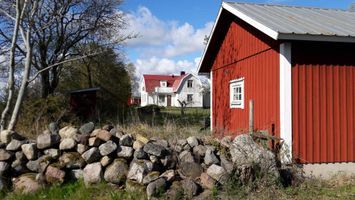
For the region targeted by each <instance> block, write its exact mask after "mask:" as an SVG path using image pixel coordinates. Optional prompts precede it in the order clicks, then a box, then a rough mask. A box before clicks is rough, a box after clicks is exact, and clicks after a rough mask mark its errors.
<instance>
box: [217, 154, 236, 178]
mask: <svg viewBox="0 0 355 200" xmlns="http://www.w3.org/2000/svg"><path fill="white" fill-rule="evenodd" d="M219 157H220V159H221V166H222V167H223V168H224V169H225V170H226V171H227V172H228V173H229V174H231V173H232V172H233V169H234V166H233V163H232V162H231V161H229V160H228V159H227V158H226V157H225V156H224V155H220V156H219Z"/></svg>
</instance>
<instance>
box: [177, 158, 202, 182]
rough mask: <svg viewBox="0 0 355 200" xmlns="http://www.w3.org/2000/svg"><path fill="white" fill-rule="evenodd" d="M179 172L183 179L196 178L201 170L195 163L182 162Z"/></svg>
mask: <svg viewBox="0 0 355 200" xmlns="http://www.w3.org/2000/svg"><path fill="white" fill-rule="evenodd" d="M180 171H181V173H182V174H183V175H184V176H185V177H191V178H197V177H199V176H200V175H201V173H202V172H203V168H202V166H201V165H200V164H198V163H195V162H192V163H191V162H182V163H180Z"/></svg>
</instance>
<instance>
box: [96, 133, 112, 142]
mask: <svg viewBox="0 0 355 200" xmlns="http://www.w3.org/2000/svg"><path fill="white" fill-rule="evenodd" d="M96 137H97V138H99V139H100V140H102V141H105V142H107V141H109V140H110V139H111V137H112V134H111V133H110V132H108V131H106V130H100V131H98V133H97V135H96Z"/></svg>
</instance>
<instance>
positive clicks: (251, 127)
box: [249, 99, 254, 133]
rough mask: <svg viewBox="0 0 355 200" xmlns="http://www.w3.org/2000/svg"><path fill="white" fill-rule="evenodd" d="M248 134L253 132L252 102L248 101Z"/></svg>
mask: <svg viewBox="0 0 355 200" xmlns="http://www.w3.org/2000/svg"><path fill="white" fill-rule="evenodd" d="M249 132H250V133H253V132H254V101H253V100H252V99H251V100H249Z"/></svg>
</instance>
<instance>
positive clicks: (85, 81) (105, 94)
mask: <svg viewBox="0 0 355 200" xmlns="http://www.w3.org/2000/svg"><path fill="white" fill-rule="evenodd" d="M93 50H95V51H97V50H100V51H104V52H105V53H103V54H102V55H100V56H94V57H88V58H85V59H82V60H80V61H77V62H75V63H72V66H68V67H67V70H65V71H63V74H62V76H61V80H60V82H59V91H60V92H62V93H66V92H68V91H70V90H76V89H84V88H93V87H99V88H100V92H99V102H98V104H99V107H100V114H101V116H105V117H115V116H116V115H118V114H121V113H122V112H121V110H122V109H123V108H124V107H125V106H126V105H127V101H128V98H129V96H130V94H131V78H130V75H129V73H128V72H127V70H126V65H125V63H124V62H123V59H122V58H120V56H119V55H117V54H116V53H115V51H114V50H113V49H111V48H108V47H101V46H99V45H97V44H88V45H85V46H83V47H81V49H80V51H88V52H90V51H93Z"/></svg>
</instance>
